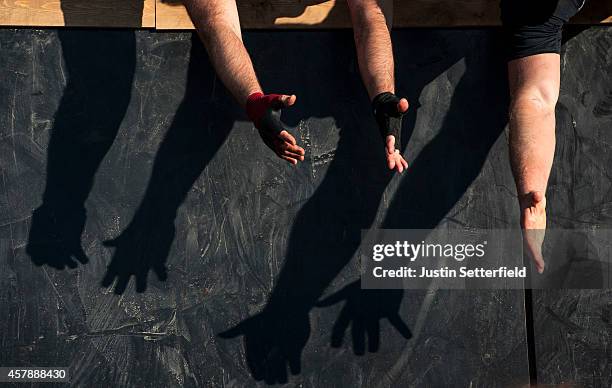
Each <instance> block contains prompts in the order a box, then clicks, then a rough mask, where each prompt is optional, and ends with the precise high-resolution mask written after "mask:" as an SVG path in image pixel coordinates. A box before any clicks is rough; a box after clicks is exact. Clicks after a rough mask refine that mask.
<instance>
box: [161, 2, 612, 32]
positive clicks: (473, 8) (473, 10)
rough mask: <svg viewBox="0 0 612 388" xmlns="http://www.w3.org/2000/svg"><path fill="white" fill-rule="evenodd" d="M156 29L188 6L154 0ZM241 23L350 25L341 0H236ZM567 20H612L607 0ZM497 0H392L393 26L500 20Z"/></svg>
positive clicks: (176, 25) (182, 21)
mask: <svg viewBox="0 0 612 388" xmlns="http://www.w3.org/2000/svg"><path fill="white" fill-rule="evenodd" d="M156 1H157V11H156V15H155V18H156V22H155V23H156V27H157V28H158V29H162V30H163V29H192V28H193V24H192V23H191V20H190V19H189V16H188V15H187V12H186V11H185V9H184V8H183V6H182V5H181V4H180V1H175V0H156ZM238 8H239V13H240V19H241V23H242V26H243V27H244V28H254V29H257V28H349V27H351V24H350V18H349V15H348V10H347V7H346V2H345V1H337V0H328V1H324V0H304V1H290V0H273V1H266V2H262V1H253V0H242V1H241V0H238ZM571 23H578V24H597V23H612V2H610V1H608V0H590V1H587V3H586V5H585V7H584V9H583V10H582V11H581V12H580V13H579V14H578V15H577V16H576V17H575V18H574V19H572V21H571ZM500 24H501V23H500V10H499V0H457V1H456V0H411V1H401V0H395V1H394V26H395V27H462V26H499V25H500Z"/></svg>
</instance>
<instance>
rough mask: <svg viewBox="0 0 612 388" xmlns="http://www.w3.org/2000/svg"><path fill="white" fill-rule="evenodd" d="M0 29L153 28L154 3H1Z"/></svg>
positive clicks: (112, 0) (109, 0)
mask: <svg viewBox="0 0 612 388" xmlns="http://www.w3.org/2000/svg"><path fill="white" fill-rule="evenodd" d="M0 26H16V27H19V26H50V27H59V26H74V27H155V0H128V1H126V0H87V1H84V0H4V1H0Z"/></svg>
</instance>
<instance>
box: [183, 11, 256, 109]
mask: <svg viewBox="0 0 612 388" xmlns="http://www.w3.org/2000/svg"><path fill="white" fill-rule="evenodd" d="M184 4H185V7H186V8H187V11H188V12H189V16H190V17H191V20H192V21H193V23H194V25H195V27H196V29H197V31H198V35H199V36H200V38H201V39H202V42H203V43H204V46H205V47H206V50H207V51H208V54H209V57H210V61H211V62H212V65H213V67H214V69H215V71H216V72H217V74H218V76H219V78H220V79H221V81H222V82H223V84H224V85H225V87H226V88H227V89H228V90H229V91H230V92H231V93H232V95H233V96H234V98H236V100H237V101H238V102H239V103H240V104H241V105H242V106H245V104H246V100H247V97H248V96H249V95H250V94H252V93H255V92H259V91H261V86H260V85H259V82H258V80H257V76H256V75H255V70H254V69H253V64H252V62H251V58H250V57H249V54H248V52H247V50H246V48H245V47H244V44H243V42H242V35H241V33H240V23H239V19H238V11H237V9H236V3H235V1H228V0H184Z"/></svg>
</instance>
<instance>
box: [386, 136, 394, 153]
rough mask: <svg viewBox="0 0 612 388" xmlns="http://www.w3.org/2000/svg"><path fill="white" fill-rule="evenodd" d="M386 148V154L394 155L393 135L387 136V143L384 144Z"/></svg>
mask: <svg viewBox="0 0 612 388" xmlns="http://www.w3.org/2000/svg"><path fill="white" fill-rule="evenodd" d="M386 143H387V144H386V148H387V153H388V154H394V153H395V136H393V135H389V136H387V142H386Z"/></svg>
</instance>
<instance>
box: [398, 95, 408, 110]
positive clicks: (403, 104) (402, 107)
mask: <svg viewBox="0 0 612 388" xmlns="http://www.w3.org/2000/svg"><path fill="white" fill-rule="evenodd" d="M408 106H409V104H408V100H406V99H405V98H402V99H401V100H400V101H399V102H398V103H397V111H398V112H400V113H406V111H407V110H408Z"/></svg>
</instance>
